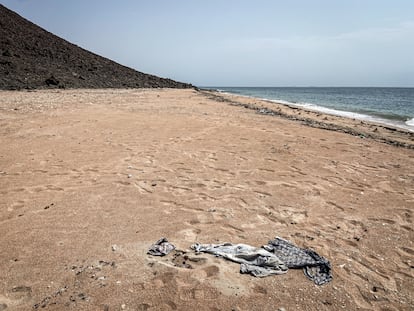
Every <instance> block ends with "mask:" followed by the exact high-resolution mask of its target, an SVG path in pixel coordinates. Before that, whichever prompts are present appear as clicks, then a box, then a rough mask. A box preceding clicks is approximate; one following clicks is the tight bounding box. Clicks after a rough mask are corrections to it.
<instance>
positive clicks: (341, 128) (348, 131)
mask: <svg viewBox="0 0 414 311" xmlns="http://www.w3.org/2000/svg"><path fill="white" fill-rule="evenodd" d="M200 93H201V94H203V95H205V96H206V97H208V98H209V99H212V100H214V101H218V102H225V103H228V104H230V105H232V106H239V107H243V108H246V109H250V110H254V111H256V112H257V113H259V114H263V115H269V116H278V117H281V118H284V119H288V120H292V121H299V122H301V123H302V124H304V125H307V126H310V127H314V128H319V129H323V130H328V131H335V132H341V133H345V134H350V135H353V136H359V137H362V138H370V139H373V140H375V141H379V142H382V143H386V144H388V145H393V146H396V147H403V148H407V149H414V144H410V143H406V142H401V141H398V140H394V139H390V138H386V137H384V136H381V135H378V134H373V133H366V132H361V131H357V130H355V129H353V128H350V127H347V126H341V125H337V124H332V123H327V122H322V121H318V120H313V119H310V118H304V117H299V116H295V115H289V114H286V113H283V112H281V111H278V110H274V109H269V108H261V107H258V106H256V105H254V104H245V103H241V102H238V101H235V100H231V99H228V98H226V97H224V96H220V95H219V94H217V93H215V92H212V91H208V90H200ZM289 107H290V106H289ZM290 108H293V107H290ZM298 109H299V108H298ZM377 127H382V128H384V129H386V130H389V131H392V132H399V133H401V134H403V135H407V136H409V137H410V139H411V140H414V133H409V132H405V131H400V130H398V129H394V128H391V127H388V126H382V125H378V126H377Z"/></svg>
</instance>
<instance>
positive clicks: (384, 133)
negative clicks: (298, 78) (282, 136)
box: [201, 89, 414, 149]
mask: <svg viewBox="0 0 414 311" xmlns="http://www.w3.org/2000/svg"><path fill="white" fill-rule="evenodd" d="M201 92H205V94H206V95H207V96H213V98H214V99H216V100H221V101H227V102H228V103H230V104H232V105H238V106H242V107H244V108H247V109H251V110H254V111H256V112H257V113H260V114H265V115H273V116H279V117H282V118H286V119H289V120H293V121H297V122H301V123H303V124H304V125H307V126H311V127H316V128H321V129H325V130H332V131H338V132H343V133H347V134H351V135H353V136H360V137H363V138H370V139H374V140H377V141H381V142H384V143H387V144H391V145H395V146H399V147H405V148H409V149H414V132H413V131H411V130H409V129H406V128H401V127H398V126H395V125H391V124H384V123H379V122H375V121H371V120H360V119H356V118H350V117H347V116H341V115H335V114H329V113H327V112H324V111H320V110H316V109H310V108H308V107H304V106H302V105H295V104H287V103H281V102H278V101H275V100H268V99H261V98H258V97H253V96H247V95H238V94H234V93H228V92H221V91H216V90H205V89H203V90H202V91H201ZM302 113H305V114H306V116H304V115H303V114H302ZM328 121H329V122H328Z"/></svg>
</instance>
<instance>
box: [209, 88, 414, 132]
mask: <svg viewBox="0 0 414 311" xmlns="http://www.w3.org/2000/svg"><path fill="white" fill-rule="evenodd" d="M214 89H216V90H218V91H221V92H226V93H232V94H237V95H243V96H251V97H256V98H261V99H266V100H270V101H275V102H280V103H282V104H289V105H296V106H302V107H306V108H308V109H312V110H317V111H321V112H325V113H329V114H334V115H339V116H344V117H349V118H354V119H361V120H367V121H373V122H379V123H383V124H387V125H392V126H397V127H400V128H404V129H407V130H410V131H413V132H414V88H381V87H214Z"/></svg>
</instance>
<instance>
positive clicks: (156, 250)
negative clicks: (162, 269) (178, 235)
mask: <svg viewBox="0 0 414 311" xmlns="http://www.w3.org/2000/svg"><path fill="white" fill-rule="evenodd" d="M174 249H175V246H174V245H172V244H171V243H170V242H168V240H167V239H166V238H161V239H159V240H158V241H157V242H155V244H152V245H151V247H150V249H149V250H148V252H147V254H150V255H152V256H165V255H167V254H169V253H170V252H171V251H173V250H174Z"/></svg>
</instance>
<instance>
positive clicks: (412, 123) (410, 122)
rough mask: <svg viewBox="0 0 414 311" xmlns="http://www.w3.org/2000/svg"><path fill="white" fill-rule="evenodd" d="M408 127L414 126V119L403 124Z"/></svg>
mask: <svg viewBox="0 0 414 311" xmlns="http://www.w3.org/2000/svg"><path fill="white" fill-rule="evenodd" d="M405 124H407V125H408V126H414V118H412V119H411V120H408V121H406V122H405Z"/></svg>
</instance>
